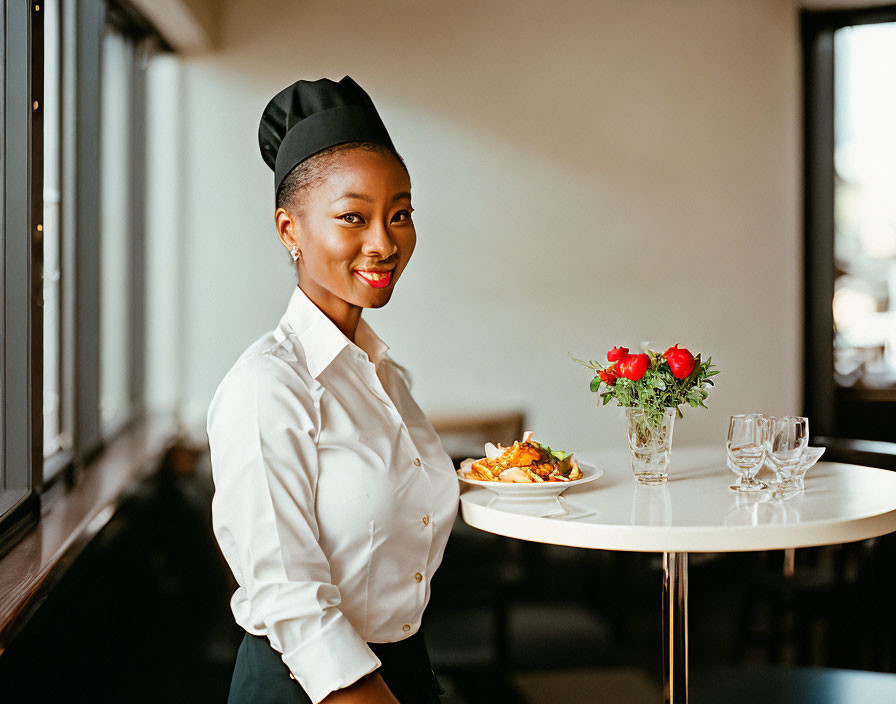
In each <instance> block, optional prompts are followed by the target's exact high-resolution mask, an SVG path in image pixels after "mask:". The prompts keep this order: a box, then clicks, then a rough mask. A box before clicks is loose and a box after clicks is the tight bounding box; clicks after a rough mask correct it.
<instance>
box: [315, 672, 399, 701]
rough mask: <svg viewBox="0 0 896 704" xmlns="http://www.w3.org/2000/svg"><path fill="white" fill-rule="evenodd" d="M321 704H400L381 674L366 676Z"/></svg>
mask: <svg viewBox="0 0 896 704" xmlns="http://www.w3.org/2000/svg"><path fill="white" fill-rule="evenodd" d="M321 704H399V702H398V700H397V699H396V698H395V695H394V694H392V692H391V691H390V690H389V688H388V687H387V686H386V683H385V681H384V680H383V678H382V676H381V675H380V673H379V672H376V671H374V672H371V673H370V674H367V675H364V676H363V677H362V678H361V679H359V680H358V681H357V682H353V683H352V684H350V685H349V686H348V687H344V688H342V689H337V690H336V691H335V692H330V694H328V695H327V696H326V697H324V698H323V699H322V700H321Z"/></svg>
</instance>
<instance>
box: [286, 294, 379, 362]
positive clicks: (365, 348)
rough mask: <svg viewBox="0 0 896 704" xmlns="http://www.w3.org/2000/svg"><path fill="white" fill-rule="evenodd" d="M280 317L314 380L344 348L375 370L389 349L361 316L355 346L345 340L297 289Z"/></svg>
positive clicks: (321, 312) (334, 326) (315, 306)
mask: <svg viewBox="0 0 896 704" xmlns="http://www.w3.org/2000/svg"><path fill="white" fill-rule="evenodd" d="M284 317H285V318H286V322H287V323H288V324H289V326H290V327H291V328H292V330H293V332H295V334H296V336H297V337H298V338H299V342H301V343H302V347H303V348H304V350H305V361H306V362H307V364H308V371H309V373H310V374H311V376H313V377H314V378H317V377H318V376H319V375H320V373H321V372H323V370H324V369H326V368H327V367H328V366H329V365H330V363H331V362H332V361H333V360H334V359H336V356H337V355H338V354H339V353H340V352H341V351H342V349H343V348H344V347H346V346H348V347H353V348H354V349H355V352H361V353H363V354H366V355H367V358H368V359H369V360H370V361H371V362H373V364H374V365H375V366H379V363H380V361H381V360H382V359H383V357H384V356H385V354H386V350H388V349H389V345H387V344H386V343H385V342H383V341H382V340H381V339H380V338H379V337H378V336H377V334H376V333H375V332H374V331H373V328H371V327H370V325H368V324H367V321H366V320H364V318H363V316H362V317H361V318H360V319H359V320H358V328H357V330H356V331H355V342H352V341H351V340H349V339H348V338H347V337H346V336H345V334H344V333H343V332H342V330H340V329H339V328H338V327H336V324H335V323H334V322H333V321H332V320H330V319H329V318H328V317H327V316H326V314H325V313H324V312H323V311H322V310H321V309H320V308H318V307H317V305H315V303H314V302H313V301H312V300H311V299H310V298H308V295H307V294H306V293H305V292H304V291H303V290H302V289H301V288H299V286H298V285H296V287H295V288H294V289H293V291H292V295H291V296H290V298H289V303H288V304H287V306H286V314H285V316H284ZM363 354H362V356H363Z"/></svg>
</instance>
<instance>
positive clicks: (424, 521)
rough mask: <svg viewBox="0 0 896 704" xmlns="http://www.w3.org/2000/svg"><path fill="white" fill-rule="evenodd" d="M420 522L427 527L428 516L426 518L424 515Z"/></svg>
mask: <svg viewBox="0 0 896 704" xmlns="http://www.w3.org/2000/svg"><path fill="white" fill-rule="evenodd" d="M420 520H421V521H423V525H425V526H428V525H429V516H427V515H426V514H424V515H423V518H421V519H420Z"/></svg>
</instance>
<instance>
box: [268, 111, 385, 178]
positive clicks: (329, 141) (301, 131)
mask: <svg viewBox="0 0 896 704" xmlns="http://www.w3.org/2000/svg"><path fill="white" fill-rule="evenodd" d="M347 142H374V143H376V144H382V145H383V146H384V147H388V148H389V149H391V150H392V151H395V146H394V145H393V144H392V140H391V139H390V137H389V133H388V132H387V131H386V126H385V125H384V124H383V121H382V120H381V119H380V116H379V114H377V112H376V110H375V109H373V107H366V106H362V105H340V106H337V107H334V108H330V109H328V110H322V111H320V112H316V113H313V114H312V115H309V116H308V117H306V118H305V119H303V120H302V121H301V122H299V123H297V124H296V125H294V126H293V127H292V128H291V129H290V130H289V131H288V132H287V133H286V135H285V136H284V137H283V141H282V142H281V144H280V147H279V149H278V150H277V159H276V162H275V165H274V182H275V183H274V192H277V191H278V190H280V185H281V184H282V183H283V179H285V178H286V176H287V174H288V173H289V172H290V171H292V169H293V168H294V167H295V166H296V165H297V164H299V163H301V162H302V161H304V160H305V159H307V158H308V157H310V156H312V155H313V154H316V153H317V152H319V151H321V150H323V149H326V148H328V147H332V146H335V145H337V144H345V143H347Z"/></svg>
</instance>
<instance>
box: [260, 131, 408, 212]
mask: <svg viewBox="0 0 896 704" xmlns="http://www.w3.org/2000/svg"><path fill="white" fill-rule="evenodd" d="M350 149H363V150H365V151H368V152H375V153H377V154H392V155H394V156H395V158H396V159H398V162H399V163H400V164H401V166H402V168H404V170H405V173H408V167H407V165H406V164H405V163H404V159H402V158H401V155H400V154H399V153H398V152H396V151H394V150H392V149H389V147H386V146H384V145H382V144H377V143H376V142H346V143H344V144H336V145H334V146H332V147H327V148H326V149H323V150H321V151H319V152H317V153H316V154H314V155H312V156H310V157H308V158H307V159H305V161H302V162H299V163H298V164H296V165H295V167H293V169H292V171H290V172H289V173H288V174H286V177H285V178H284V179H283V183H281V184H280V188H278V189H277V201H276V206H275V207H276V208H284V209H286V210H298V208H299V207H300V204H301V195H302V193H303V192H304V191H306V190H308V189H309V188H311V187H312V186H314V185H316V184H317V183H320V182H321V181H322V180H323V179H325V178H326V177H327V176H328V175H329V174H330V172H331V171H332V170H333V168H334V166H335V164H336V161H337V157H338V155H339V154H341V153H342V152H346V151H349V150H350ZM408 176H410V174H409V173H408Z"/></svg>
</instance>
